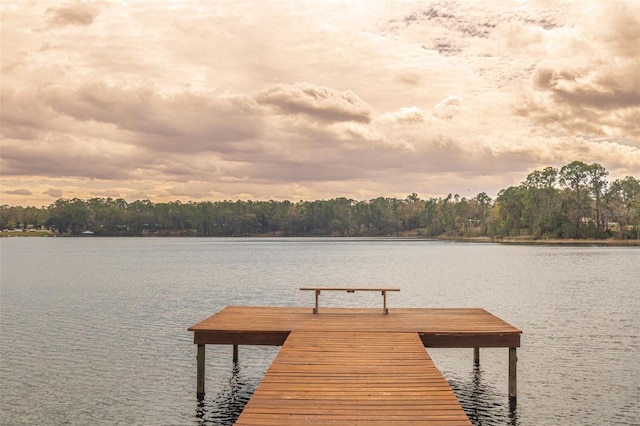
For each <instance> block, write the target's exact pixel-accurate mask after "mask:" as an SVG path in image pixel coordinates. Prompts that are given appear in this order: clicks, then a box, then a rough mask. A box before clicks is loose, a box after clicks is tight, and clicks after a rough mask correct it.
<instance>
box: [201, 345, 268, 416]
mask: <svg viewBox="0 0 640 426" xmlns="http://www.w3.org/2000/svg"><path fill="white" fill-rule="evenodd" d="M236 356H237V352H236V350H234V359H237V358H236ZM250 382H251V380H247V378H246V377H243V375H242V369H241V367H240V364H239V363H238V362H237V361H235V362H234V363H233V367H232V369H231V375H230V376H229V379H228V380H227V381H226V383H222V384H221V387H220V391H219V392H218V393H217V394H216V396H215V398H214V399H213V401H209V402H207V401H206V400H205V399H201V400H198V404H197V406H196V415H195V417H196V419H197V423H198V424H199V425H201V426H204V425H233V423H235V421H236V420H237V419H238V417H239V416H240V413H242V410H243V409H244V406H245V405H246V404H247V402H248V401H249V399H250V398H251V395H252V394H253V391H254V390H255V389H254V386H253V385H252V383H250ZM208 395H211V393H209V394H208Z"/></svg>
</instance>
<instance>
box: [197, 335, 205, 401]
mask: <svg viewBox="0 0 640 426" xmlns="http://www.w3.org/2000/svg"><path fill="white" fill-rule="evenodd" d="M196 359H197V364H198V372H197V379H196V396H197V398H198V399H200V400H202V399H204V366H205V362H204V360H205V345H201V344H199V345H198V354H197V355H196Z"/></svg>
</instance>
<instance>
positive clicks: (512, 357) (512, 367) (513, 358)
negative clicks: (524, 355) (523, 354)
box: [509, 348, 518, 401]
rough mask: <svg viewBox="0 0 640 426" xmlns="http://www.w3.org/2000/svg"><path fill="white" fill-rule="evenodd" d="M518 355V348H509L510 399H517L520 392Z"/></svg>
mask: <svg viewBox="0 0 640 426" xmlns="http://www.w3.org/2000/svg"><path fill="white" fill-rule="evenodd" d="M517 364H518V355H517V351H516V348H509V400H513V401H515V399H516V397H517V394H518V387H517V377H516V367H517Z"/></svg>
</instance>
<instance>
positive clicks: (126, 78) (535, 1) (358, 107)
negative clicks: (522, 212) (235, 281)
mask: <svg viewBox="0 0 640 426" xmlns="http://www.w3.org/2000/svg"><path fill="white" fill-rule="evenodd" d="M0 8H1V10H0V12H1V16H2V23H1V24H2V46H1V48H2V50H1V60H2V64H1V65H2V69H1V73H2V74H1V86H2V87H1V88H2V93H1V95H2V110H1V120H2V121H1V140H0V143H1V146H0V149H1V151H0V159H1V160H0V161H1V162H0V167H1V168H0V172H1V175H2V176H1V178H2V185H1V186H0V188H1V189H0V202H1V203H2V204H11V205H23V206H26V205H35V206H42V205H48V204H50V203H51V202H53V201H55V200H56V199H58V198H61V197H63V198H74V197H78V198H83V199H86V198H92V197H113V198H119V197H120V198H125V199H126V200H128V201H133V200H136V199H151V200H152V201H157V202H161V201H170V200H182V201H188V200H193V201H204V200H212V201H215V200H223V199H230V200H236V199H243V200H247V199H251V200H269V199H274V200H282V199H289V200H292V201H298V200H315V199H329V198H335V197H348V198H353V199H356V200H368V199H371V198H376V197H378V196H388V197H399V198H404V197H405V196H407V195H408V194H411V193H414V192H415V193H417V194H418V195H420V196H421V197H423V198H427V197H432V196H436V197H437V196H441V195H446V194H448V193H454V194H456V193H457V194H459V195H460V196H466V197H473V196H475V195H476V194H477V193H479V192H482V191H484V192H487V193H488V194H489V195H490V196H492V197H494V196H495V195H496V193H497V191H498V190H500V189H502V188H506V187H508V186H511V185H518V184H519V183H520V182H521V181H523V180H524V178H525V177H526V175H527V174H528V173H530V172H531V171H533V170H536V169H541V168H543V167H546V166H554V167H561V166H562V165H565V164H567V163H569V162H571V161H573V160H580V161H584V162H586V163H589V164H590V163H594V162H595V163H599V164H601V165H602V166H604V167H605V168H606V169H607V170H608V171H609V172H610V180H613V179H616V178H622V177H624V176H627V175H632V176H635V177H638V178H640V80H639V78H640V77H639V76H640V55H639V52H640V0H619V1H617V0H612V1H593V2H589V1H586V0H576V1H559V0H531V1H516V0H512V1H510V0H500V1H498V0H496V1H476V2H474V1H466V0H460V1H455V0H444V1H440V0H434V1H429V0H425V1H382V0H380V1H375V0H364V1H349V2H342V1H296V0H288V1H284V0H282V1H270V2H269V1H258V0H255V1H244V0H237V1H234V0H225V1H213V0H211V1H209V0H207V1H195V0H193V1H190V0H184V1H178V0H174V1H169V0H167V1H110V0H99V1H71V2H68V1H26V0H25V1H7V0H3V1H2V3H1V4H0Z"/></svg>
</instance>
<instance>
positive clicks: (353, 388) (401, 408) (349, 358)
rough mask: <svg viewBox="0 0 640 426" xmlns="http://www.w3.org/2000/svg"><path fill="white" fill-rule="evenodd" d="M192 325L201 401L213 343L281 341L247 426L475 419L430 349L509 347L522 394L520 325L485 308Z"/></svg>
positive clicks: (228, 318)
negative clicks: (518, 370)
mask: <svg viewBox="0 0 640 426" xmlns="http://www.w3.org/2000/svg"><path fill="white" fill-rule="evenodd" d="M316 311H317V310H316ZM189 330H190V331H193V332H194V343H196V344H197V345H198V371H197V373H198V374H197V376H198V377H197V393H198V397H200V398H202V397H203V396H204V379H205V370H204V365H205V362H204V359H205V345H207V344H227V345H233V348H234V361H237V358H238V345H278V346H280V345H282V348H281V350H280V352H279V353H278V355H277V356H276V358H275V360H274V361H273V363H272V364H271V366H270V367H269V369H268V371H267V373H266V375H265V377H264V378H263V380H262V382H261V383H260V385H259V386H258V388H257V390H256V391H255V393H254V395H253V397H252V398H251V400H250V401H249V402H248V403H247V405H246V407H245V409H244V410H243V412H242V414H241V415H240V418H239V419H238V421H237V423H236V424H239V425H267V424H304V423H313V424H326V423H332V424H336V423H339V424H340V423H341V424H383V423H384V424H409V423H421V424H422V423H428V424H435V425H438V424H442V425H462V424H464V425H468V424H470V423H469V420H468V419H467V417H466V415H465V414H464V412H463V410H462V408H461V406H460V404H459V402H458V400H457V399H456V397H455V395H454V393H453V391H452V390H451V388H450V387H449V385H448V384H447V382H446V380H445V379H444V377H443V376H442V374H441V373H440V372H439V371H438V370H437V368H436V367H435V365H434V364H433V362H432V361H431V359H430V357H429V355H428V353H427V351H426V350H425V349H424V348H425V347H451V348H461V347H468V348H474V349H475V350H474V359H476V361H477V360H478V357H479V349H478V348H481V347H505V348H509V396H510V398H514V399H515V397H516V348H517V347H519V346H520V336H521V331H520V330H518V329H517V328H515V327H513V326H511V325H509V324H507V323H506V322H504V321H503V320H501V319H500V318H498V317H496V316H494V315H492V314H491V313H489V312H487V311H486V310H484V309H475V308H473V309H470V308H462V309H437V308H435V309H434V308H396V309H389V310H388V313H387V314H383V313H382V312H381V311H380V310H379V309H371V308H322V309H321V310H320V311H319V312H318V313H313V311H312V309H309V308H284V307H282V308H280V307H246V306H245V307H240V306H230V307H226V308H224V309H223V310H221V311H220V312H218V313H216V314H215V315H213V316H211V317H209V318H207V319H205V320H204V321H202V322H200V323H198V324H196V325H194V326H193V327H191V328H189Z"/></svg>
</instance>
